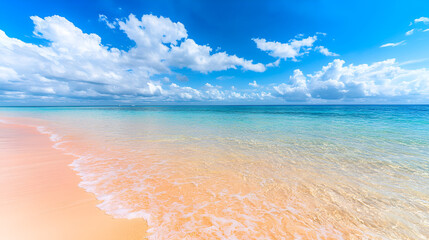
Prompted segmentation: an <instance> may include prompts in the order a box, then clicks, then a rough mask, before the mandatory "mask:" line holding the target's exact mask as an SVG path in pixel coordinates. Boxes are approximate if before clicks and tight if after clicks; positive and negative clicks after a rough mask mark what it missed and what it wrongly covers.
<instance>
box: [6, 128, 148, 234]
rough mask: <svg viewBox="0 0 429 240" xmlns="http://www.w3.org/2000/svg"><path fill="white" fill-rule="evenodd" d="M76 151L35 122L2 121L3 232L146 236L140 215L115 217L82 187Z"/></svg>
mask: <svg viewBox="0 0 429 240" xmlns="http://www.w3.org/2000/svg"><path fill="white" fill-rule="evenodd" d="M72 161H73V157H72V156H70V155H65V154H63V153H62V152H61V151H59V150H56V149H54V148H52V142H51V141H50V140H49V136H48V135H44V134H40V133H39V132H38V131H37V129H35V128H33V127H26V126H23V125H12V124H4V123H1V122H0V238H1V239H8V240H16V239H26V240H27V239H44V240H49V239H55V240H58V239H80V240H85V239H103V240H108V239H112V240H113V239H145V235H146V230H147V225H146V222H145V221H144V220H142V219H141V220H140V219H133V220H128V219H114V218H113V217H111V216H109V215H107V214H105V213H104V212H102V211H101V210H100V209H98V208H97V207H96V205H97V204H98V203H99V202H98V201H97V200H96V199H95V197H94V196H93V195H92V194H90V193H87V192H85V191H84V190H83V189H81V188H79V187H78V184H79V182H80V178H79V177H78V176H77V175H76V173H75V172H74V171H73V170H72V169H71V167H70V166H68V165H69V164H70V163H71V162H72Z"/></svg>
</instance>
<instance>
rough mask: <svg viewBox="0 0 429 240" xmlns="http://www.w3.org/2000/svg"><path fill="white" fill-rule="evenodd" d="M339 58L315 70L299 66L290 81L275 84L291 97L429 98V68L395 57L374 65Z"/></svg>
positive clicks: (285, 96)
mask: <svg viewBox="0 0 429 240" xmlns="http://www.w3.org/2000/svg"><path fill="white" fill-rule="evenodd" d="M344 64H345V62H344V61H343V60H339V59H336V60H334V61H333V62H331V63H329V64H328V65H327V66H324V67H323V68H322V70H320V71H317V72H315V73H314V74H308V75H307V76H304V74H303V73H302V72H301V71H300V70H295V71H294V75H293V76H292V77H291V78H290V83H282V84H280V85H278V86H274V88H273V90H274V93H275V94H276V95H277V96H281V97H283V98H284V99H285V100H287V101H306V100H309V99H310V98H311V99H323V100H347V99H349V100H353V99H387V100H393V99H402V100H404V99H426V101H427V99H428V97H429V70H428V69H426V68H423V69H415V70H406V69H403V68H401V67H400V66H399V65H398V64H397V63H396V61H395V59H389V60H386V61H381V62H376V63H373V64H371V65H367V64H361V65H356V66H355V65H352V64H350V65H348V66H345V65H344Z"/></svg>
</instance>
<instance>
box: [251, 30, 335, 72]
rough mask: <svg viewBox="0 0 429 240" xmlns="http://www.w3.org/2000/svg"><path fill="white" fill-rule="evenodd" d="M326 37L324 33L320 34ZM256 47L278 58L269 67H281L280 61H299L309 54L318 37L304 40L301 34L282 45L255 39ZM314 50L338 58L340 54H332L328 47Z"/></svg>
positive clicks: (316, 47)
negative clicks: (301, 57) (299, 58)
mask: <svg viewBox="0 0 429 240" xmlns="http://www.w3.org/2000/svg"><path fill="white" fill-rule="evenodd" d="M319 34H322V35H325V34H323V33H319ZM252 40H253V41H254V42H255V43H256V47H257V48H258V49H260V50H262V51H265V52H267V53H268V55H270V56H272V57H275V58H278V61H276V62H274V63H270V64H267V67H273V66H278V65H279V60H280V59H283V60H292V61H297V59H298V57H300V56H303V55H305V54H308V53H309V52H310V50H312V49H313V46H314V43H315V42H316V40H317V35H314V36H310V37H307V38H303V35H302V34H300V35H298V36H297V38H295V39H292V40H290V41H289V42H288V43H281V42H276V41H267V40H266V39H264V38H253V39H252ZM314 50H316V51H318V52H320V53H322V54H323V55H325V56H338V54H336V53H333V52H330V51H329V50H328V49H327V48H326V47H323V46H315V47H314Z"/></svg>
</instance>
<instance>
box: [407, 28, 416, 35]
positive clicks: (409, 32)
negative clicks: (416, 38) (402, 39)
mask: <svg viewBox="0 0 429 240" xmlns="http://www.w3.org/2000/svg"><path fill="white" fill-rule="evenodd" d="M413 33H414V28H413V29H411V30H410V31H408V32H406V33H405V36H410V35H412V34H413Z"/></svg>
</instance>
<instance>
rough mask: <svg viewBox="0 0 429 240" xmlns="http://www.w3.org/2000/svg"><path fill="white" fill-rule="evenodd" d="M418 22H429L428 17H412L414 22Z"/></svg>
mask: <svg viewBox="0 0 429 240" xmlns="http://www.w3.org/2000/svg"><path fill="white" fill-rule="evenodd" d="M419 22H422V23H424V24H428V23H429V18H427V17H420V18H417V19H414V23H419Z"/></svg>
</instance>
